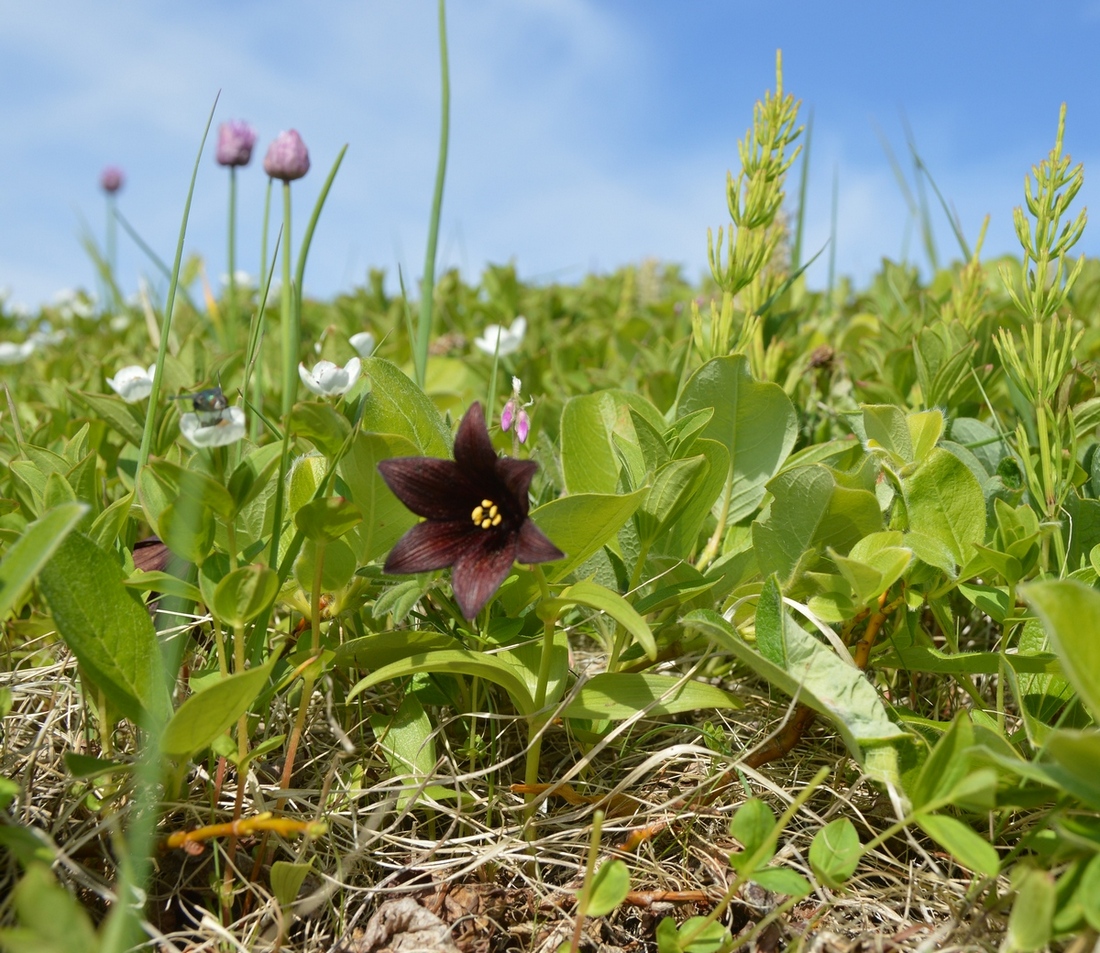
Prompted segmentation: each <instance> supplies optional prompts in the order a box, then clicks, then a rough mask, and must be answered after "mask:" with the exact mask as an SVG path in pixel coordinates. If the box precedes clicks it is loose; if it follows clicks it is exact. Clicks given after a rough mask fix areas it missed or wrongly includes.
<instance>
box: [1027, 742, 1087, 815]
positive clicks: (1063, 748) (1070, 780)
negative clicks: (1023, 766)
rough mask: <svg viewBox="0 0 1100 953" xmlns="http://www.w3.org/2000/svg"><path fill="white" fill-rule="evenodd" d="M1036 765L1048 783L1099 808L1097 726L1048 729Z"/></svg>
mask: <svg viewBox="0 0 1100 953" xmlns="http://www.w3.org/2000/svg"><path fill="white" fill-rule="evenodd" d="M1039 767H1040V768H1041V769H1042V770H1043V771H1044V772H1045V774H1046V775H1047V778H1048V779H1049V780H1050V782H1052V783H1054V784H1056V785H1057V786H1058V787H1061V788H1062V789H1063V790H1065V791H1068V792H1069V793H1070V794H1072V795H1074V796H1075V797H1078V798H1080V799H1081V800H1082V801H1084V802H1085V803H1086V804H1088V805H1089V806H1090V807H1092V808H1095V809H1097V810H1100V729H1096V728H1084V729H1072V728H1062V729H1059V730H1057V731H1052V732H1051V733H1050V734H1049V735H1048V736H1047V741H1046V746H1045V747H1044V748H1043V760H1042V761H1041V762H1040V765H1039Z"/></svg>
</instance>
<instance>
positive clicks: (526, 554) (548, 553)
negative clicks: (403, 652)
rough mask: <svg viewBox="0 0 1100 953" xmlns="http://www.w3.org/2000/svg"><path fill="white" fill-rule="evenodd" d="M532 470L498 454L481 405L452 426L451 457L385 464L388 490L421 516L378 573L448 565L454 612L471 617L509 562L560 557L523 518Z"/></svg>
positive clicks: (524, 462) (500, 579)
mask: <svg viewBox="0 0 1100 953" xmlns="http://www.w3.org/2000/svg"><path fill="white" fill-rule="evenodd" d="M538 468H539V466H538V464H537V463H535V462H534V461H533V460H516V459H515V458H513V457H498V456H497V454H496V451H495V450H494V449H493V445H492V443H491V442H490V440H489V431H488V430H487V429H486V427H485V414H484V411H482V409H481V404H479V403H475V404H473V405H471V407H470V409H469V410H468V411H466V416H465V417H463V418H462V423H461V424H459V425H458V434H457V436H456V437H455V458H454V460H437V459H435V458H433V457H397V458H395V459H393V460H383V461H382V462H381V463H379V464H378V469H379V470H380V471H381V473H382V479H384V480H385V481H386V485H387V486H389V488H390V489H391V490H393V492H394V495H395V496H397V498H398V499H400V500H401V502H402V503H404V504H405V505H406V506H407V507H408V508H409V509H410V510H412V511H413V512H414V513H416V514H417V515H418V516H423V517H425V521H424V522H423V523H418V524H417V525H416V526H414V527H413V528H412V529H410V530H409V531H408V532H407V533H406V534H405V535H404V536H402V537H401V539H399V540H398V541H397V545H396V546H394V547H393V549H392V550H391V551H390V554H389V556H388V558H387V559H386V565H385V566H383V567H382V568H383V572H387V573H412V572H427V571H428V570H430V569H444V568H445V567H447V566H453V567H454V571H453V573H452V585H453V587H454V593H455V599H457V600H458V607H459V608H460V609H461V610H462V614H463V615H464V616H465V617H466V618H467V619H473V618H474V617H475V616H476V615H477V614H478V612H480V611H481V609H482V607H483V606H484V605H485V603H487V602H488V601H489V600H490V599H491V598H492V597H493V594H494V593H495V592H496V591H497V589H499V588H500V584H501V583H502V582H504V580H505V579H507V578H508V573H509V572H511V570H512V563H513V562H521V563H545V562H550V561H552V560H554V559H561V558H562V557H564V555H565V554H564V553H563V552H562V551H561V550H560V549H558V547H557V546H555V545H554V544H553V543H552V542H550V540H549V539H547V538H546V536H545V535H544V534H543V532H542V530H540V529H539V528H538V527H537V526H536V525H535V524H534V523H533V522H532V521H531V519H530V517H528V515H527V509H528V500H527V488H528V487H529V486H530V484H531V478H532V477H533V476H534V475H535V471H536V470H538Z"/></svg>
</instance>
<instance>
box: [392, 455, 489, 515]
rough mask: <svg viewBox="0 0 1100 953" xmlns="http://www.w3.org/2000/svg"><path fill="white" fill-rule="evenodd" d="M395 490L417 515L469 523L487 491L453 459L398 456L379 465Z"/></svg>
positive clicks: (396, 494)
mask: <svg viewBox="0 0 1100 953" xmlns="http://www.w3.org/2000/svg"><path fill="white" fill-rule="evenodd" d="M378 471H379V473H381V474H382V479H383V480H385V481H386V486H388V487H389V488H390V489H391V490H392V491H393V495H394V496H396V497H397V498H398V499H399V500H400V501H401V502H402V503H404V504H405V505H406V506H407V507H408V508H409V509H410V510H412V511H413V512H414V513H415V514H416V515H417V516H426V517H427V518H428V519H432V520H463V521H466V522H469V520H470V512H471V511H472V510H473V508H474V507H475V506H476V505H477V504H478V503H479V502H481V498H482V496H483V495H484V490H481V489H480V488H474V487H472V486H471V485H470V484H469V482H468V481H467V480H466V479H465V477H464V475H463V473H462V471H461V470H460V469H459V468H458V464H456V463H455V462H454V461H453V460H437V459H436V458H435V457H394V458H392V459H390V460H383V461H381V462H380V463H379V464H378Z"/></svg>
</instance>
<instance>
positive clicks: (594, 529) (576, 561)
mask: <svg viewBox="0 0 1100 953" xmlns="http://www.w3.org/2000/svg"><path fill="white" fill-rule="evenodd" d="M648 492H649V491H648V490H646V489H641V490H635V491H634V492H633V493H624V494H621V495H620V494H616V493H610V494H605V493H579V494H576V495H574V496H563V497H561V498H560V499H557V500H551V501H550V502H549V503H544V504H543V505H542V506H540V507H538V508H537V509H535V510H533V511H532V512H531V519H532V520H534V521H535V524H536V525H537V526H538V528H539V529H541V530H542V531H543V532H544V533H545V534H546V535H547V536H548V537H549V538H550V540H551V541H552V542H553V543H554V545H555V546H557V547H558V549H560V550H561V551H562V552H563V553H565V559H562V560H559V561H558V562H556V563H552V564H551V565H550V567H549V571H548V573H547V575H548V576H549V578H550V581H551V582H557V581H559V580H561V579H564V578H565V577H566V576H567V575H569V573H571V572H572V571H573V570H574V569H576V568H577V567H578V566H580V565H581V564H583V563H584V561H585V560H586V559H588V557H589V556H591V555H592V554H593V553H594V552H596V551H597V550H598V549H599V548H600V547H601V546H603V545H604V543H606V542H608V540H611V539H613V538H614V536H615V535H616V534H617V533H618V532H619V530H620V529H622V527H623V524H624V523H626V521H627V520H629V519H630V517H631V516H633V515H634V511H635V510H636V509H637V508H638V507H639V506H640V505H641V503H642V500H644V499H645V496H646V493H648Z"/></svg>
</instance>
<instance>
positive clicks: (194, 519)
mask: <svg viewBox="0 0 1100 953" xmlns="http://www.w3.org/2000/svg"><path fill="white" fill-rule="evenodd" d="M158 528H159V530H160V532H159V536H160V538H161V539H162V540H163V541H164V544H165V545H166V546H167V547H168V548H169V549H170V550H172V552H174V553H175V554H176V555H177V556H182V557H183V558H184V559H186V560H187V561H188V562H189V563H195V564H196V565H202V563H203V561H204V560H205V559H206V557H207V556H209V555H210V553H211V551H212V550H213V549H214V534H215V532H216V530H217V527H216V526H215V525H214V513H213V512H212V511H211V510H210V508H209V507H206V506H202V505H201V504H200V503H198V501H196V500H194V499H192V498H190V497H184V496H181V497H180V498H179V500H178V501H177V502H176V503H169V504H168V505H167V506H166V507H165V508H164V509H163V510H162V511H161V514H160V525H159V527H158Z"/></svg>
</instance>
